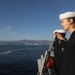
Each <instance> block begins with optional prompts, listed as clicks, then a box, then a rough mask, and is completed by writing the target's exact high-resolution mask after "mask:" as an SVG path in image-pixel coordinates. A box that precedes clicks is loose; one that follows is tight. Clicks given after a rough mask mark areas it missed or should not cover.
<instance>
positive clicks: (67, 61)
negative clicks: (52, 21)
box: [59, 12, 75, 75]
mask: <svg viewBox="0 0 75 75" xmlns="http://www.w3.org/2000/svg"><path fill="white" fill-rule="evenodd" d="M59 19H60V20H61V22H63V21H64V20H66V19H68V21H67V22H69V23H67V25H68V24H69V26H70V27H67V28H66V27H65V26H66V23H62V26H64V27H63V28H64V29H65V30H69V31H70V33H71V36H70V38H69V40H68V42H67V45H66V49H65V52H64V61H63V70H62V75H75V31H74V30H75V12H65V13H62V14H60V15H59ZM69 20H70V21H69ZM64 22H65V21H64Z"/></svg>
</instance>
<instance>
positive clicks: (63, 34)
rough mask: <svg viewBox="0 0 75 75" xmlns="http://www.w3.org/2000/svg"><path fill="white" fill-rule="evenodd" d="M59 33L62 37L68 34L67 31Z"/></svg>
mask: <svg viewBox="0 0 75 75" xmlns="http://www.w3.org/2000/svg"><path fill="white" fill-rule="evenodd" d="M58 34H60V35H61V36H62V37H64V38H65V36H66V33H58Z"/></svg>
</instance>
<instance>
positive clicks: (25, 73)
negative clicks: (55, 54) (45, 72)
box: [0, 45, 49, 75]
mask: <svg viewBox="0 0 75 75" xmlns="http://www.w3.org/2000/svg"><path fill="white" fill-rule="evenodd" d="M48 48H49V46H48V45H30V46H25V45H18V46H15V45H11V46H9V45H4V46H2V45H0V75H36V74H37V71H38V67H37V59H38V58H40V55H41V54H43V55H44V52H45V51H46V50H48Z"/></svg>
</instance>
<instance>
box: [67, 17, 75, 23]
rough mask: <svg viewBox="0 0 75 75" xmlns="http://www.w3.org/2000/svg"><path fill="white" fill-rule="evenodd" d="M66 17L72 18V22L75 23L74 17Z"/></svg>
mask: <svg viewBox="0 0 75 75" xmlns="http://www.w3.org/2000/svg"><path fill="white" fill-rule="evenodd" d="M67 19H73V23H74V24H75V17H70V18H67Z"/></svg>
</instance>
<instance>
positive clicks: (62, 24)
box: [61, 19, 70, 30]
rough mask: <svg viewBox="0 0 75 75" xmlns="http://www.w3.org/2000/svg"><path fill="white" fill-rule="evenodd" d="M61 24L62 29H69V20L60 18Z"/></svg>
mask: <svg viewBox="0 0 75 75" xmlns="http://www.w3.org/2000/svg"><path fill="white" fill-rule="evenodd" d="M61 26H62V27H63V29H64V30H69V28H70V22H69V21H68V19H62V20H61Z"/></svg>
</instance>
